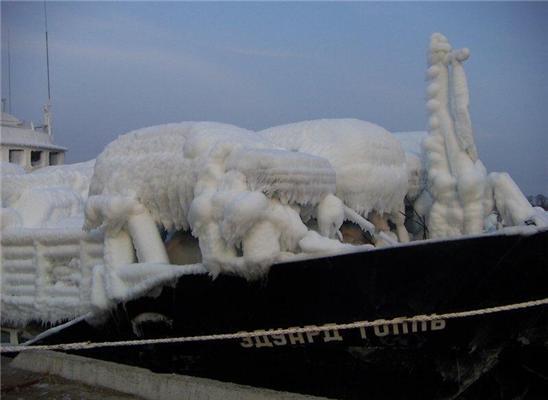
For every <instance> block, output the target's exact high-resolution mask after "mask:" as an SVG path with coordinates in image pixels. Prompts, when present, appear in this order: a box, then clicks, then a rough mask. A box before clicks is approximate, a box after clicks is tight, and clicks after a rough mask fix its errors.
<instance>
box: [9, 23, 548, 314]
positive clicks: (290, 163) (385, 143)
mask: <svg viewBox="0 0 548 400" xmlns="http://www.w3.org/2000/svg"><path fill="white" fill-rule="evenodd" d="M468 55H469V52H468V50H466V49H463V50H458V51H453V50H452V49H451V46H450V45H449V43H448V41H447V39H446V38H445V37H443V36H442V35H440V34H434V35H433V36H432V40H431V46H430V53H429V63H430V67H429V69H428V76H429V79H430V81H429V86H428V104H427V106H428V109H429V111H430V120H429V132H428V133H426V132H420V131H416V132H401V133H397V134H395V135H392V134H391V133H389V132H388V131H386V130H385V129H384V128H382V127H380V126H378V125H375V124H372V123H369V122H365V121H360V120H356V119H325V120H315V121H304V122H298V123H294V124H288V125H283V126H277V127H273V128H270V129H266V130H264V131H261V132H252V131H249V130H245V129H241V128H238V127H236V126H233V125H227V124H221V123H214V122H182V123H175V124H167V125H159V126H154V127H149V128H144V129H139V130H136V131H132V132H129V133H127V134H125V135H123V136H120V137H119V138H118V139H116V140H115V141H113V142H112V143H111V144H109V145H108V146H107V147H106V148H105V150H104V151H103V152H102V153H101V154H100V155H99V157H98V158H97V160H92V161H89V162H86V163H80V164H73V165H64V166H55V167H48V168H43V169H40V170H37V171H35V172H32V173H28V174H27V173H25V172H24V170H22V169H21V168H18V167H17V166H14V165H9V164H2V165H1V166H0V167H1V176H2V182H1V183H2V204H1V205H2V208H1V210H0V218H1V222H2V224H1V225H2V238H1V243H2V274H1V282H0V286H1V299H2V320H3V321H8V322H11V323H17V324H24V323H26V322H27V321H29V320H31V319H35V320H41V321H44V322H51V323H57V322H59V321H62V320H66V319H69V318H72V317H75V316H78V315H84V314H86V313H89V312H92V313H97V312H98V311H99V310H105V309H108V308H109V307H111V306H112V305H113V304H115V303H116V302H120V301H127V300H129V299H132V298H136V297H139V296H143V295H150V296H153V295H155V294H157V289H158V288H159V287H161V286H162V285H164V284H169V283H170V282H173V281H174V280H176V279H177V278H178V277H181V276H183V275H186V274H204V273H207V274H209V275H211V276H212V277H215V276H217V275H218V274H220V273H225V274H226V273H227V274H236V275H239V276H243V277H245V278H247V279H255V278H258V277H261V276H263V275H264V274H265V273H266V271H267V270H268V268H269V267H270V266H271V265H273V264H275V263H278V262H290V261H299V260H304V259H308V258H312V257H323V256H326V255H335V254H346V253H351V252H355V251H371V250H373V249H375V248H376V249H378V248H380V247H384V246H394V245H400V246H401V245H402V244H400V243H401V242H406V241H408V240H409V235H408V231H407V229H406V226H412V225H413V224H415V227H414V228H413V230H411V228H410V232H411V233H412V236H413V237H415V238H417V237H419V238H422V235H423V234H424V233H425V232H428V233H429V234H430V237H431V238H433V239H434V240H446V239H445V238H447V237H459V238H462V237H476V236H477V235H480V234H486V233H488V234H524V235H525V234H530V233H531V232H536V231H537V230H538V229H547V227H548V216H547V213H546V212H544V211H543V210H541V209H538V208H533V207H531V206H530V205H529V203H528V202H527V200H526V199H525V197H524V196H523V194H522V193H521V191H520V190H519V188H518V187H517V185H516V184H515V183H514V181H513V180H512V179H511V178H510V176H509V175H508V174H506V173H491V174H489V175H487V172H486V170H485V168H484V167H483V164H482V163H481V161H480V160H479V158H478V153H477V150H476V148H475V144H474V138H473V131H472V126H471V120H470V115H469V113H468V89H467V83H466V77H465V75H464V69H463V66H462V63H463V61H464V60H466V59H467V58H468ZM13 124H16V122H13ZM404 201H405V202H407V205H408V209H409V207H412V208H413V210H414V213H413V214H412V215H410V214H407V216H405V215H404V214H403V211H404ZM417 216H418V217H420V218H423V217H424V221H422V222H424V223H426V228H427V229H425V227H424V225H423V226H419V228H417V226H416V225H417V224H416V221H415V217H417ZM406 218H407V221H405V219H406ZM389 222H392V225H391V224H389ZM404 222H406V224H405V226H404ZM531 224H533V225H535V226H532V227H531V226H529V225H531ZM419 225H420V224H419ZM416 228H417V229H416ZM160 229H163V230H165V231H166V232H167V233H168V240H167V241H166V242H164V240H163V238H162V237H161V235H160ZM364 232H367V233H368V234H369V235H371V237H372V238H373V244H364V243H366V242H367V240H366V235H364V234H363V233H364ZM356 233H359V235H356ZM345 235H347V236H348V238H349V240H348V241H349V242H352V243H355V244H357V245H355V244H350V243H344V239H345ZM353 235H354V236H353ZM351 236H353V237H351ZM398 242H400V243H398ZM413 245H415V244H413ZM170 260H171V261H172V262H174V263H175V262H177V263H181V264H185V265H173V264H170Z"/></svg>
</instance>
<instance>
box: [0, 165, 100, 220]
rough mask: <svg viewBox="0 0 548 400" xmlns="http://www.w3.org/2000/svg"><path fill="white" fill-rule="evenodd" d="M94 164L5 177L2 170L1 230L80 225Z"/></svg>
mask: <svg viewBox="0 0 548 400" xmlns="http://www.w3.org/2000/svg"><path fill="white" fill-rule="evenodd" d="M94 163H95V161H93V160H92V161H88V162H85V163H79V164H73V165H63V166H52V167H46V168H42V169H39V170H36V171H34V172H31V173H28V174H25V173H21V172H15V173H13V172H11V171H10V173H7V172H8V171H9V170H7V169H6V170H4V168H3V172H2V189H1V192H2V226H3V227H4V228H6V227H15V226H20V227H26V228H39V227H46V226H48V227H53V226H56V225H63V226H65V225H67V224H71V225H81V223H82V217H83V206H84V202H85V201H86V199H87V194H88V189H89V182H90V178H91V175H92V173H93V165H94ZM4 217H5V218H6V219H5V218H4Z"/></svg>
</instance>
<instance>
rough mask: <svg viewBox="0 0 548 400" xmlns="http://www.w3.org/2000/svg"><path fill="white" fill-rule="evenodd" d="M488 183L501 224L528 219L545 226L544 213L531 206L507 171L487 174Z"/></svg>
mask: <svg viewBox="0 0 548 400" xmlns="http://www.w3.org/2000/svg"><path fill="white" fill-rule="evenodd" d="M489 183H490V186H491V188H492V190H493V197H494V200H495V206H496V209H497V211H498V213H499V215H500V217H501V222H502V225H503V226H518V225H524V224H525V223H526V222H528V221H531V222H537V223H536V225H537V226H546V225H545V223H546V219H545V218H546V217H545V215H546V213H544V212H539V210H536V209H535V208H534V207H533V206H531V204H530V203H529V202H528V201H527V199H526V198H525V196H524V195H523V193H522V192H521V190H519V188H518V186H517V185H516V183H515V182H514V180H513V179H512V178H511V177H510V175H508V173H505V172H502V173H497V172H493V173H491V174H489Z"/></svg>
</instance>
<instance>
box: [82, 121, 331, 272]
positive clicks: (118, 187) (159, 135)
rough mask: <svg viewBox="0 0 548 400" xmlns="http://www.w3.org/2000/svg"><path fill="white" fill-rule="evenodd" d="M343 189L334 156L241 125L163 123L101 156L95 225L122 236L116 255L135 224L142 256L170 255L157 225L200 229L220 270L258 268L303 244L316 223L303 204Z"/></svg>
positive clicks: (110, 237)
mask: <svg viewBox="0 0 548 400" xmlns="http://www.w3.org/2000/svg"><path fill="white" fill-rule="evenodd" d="M334 192H335V171H334V169H333V168H332V166H331V164H330V163H329V161H327V160H326V159H324V158H321V157H317V156H314V155H309V154H304V153H298V152H291V151H287V150H282V149H279V148H276V147H275V146H274V145H272V144H271V143H270V142H269V141H268V140H267V139H265V138H262V137H261V136H259V135H257V134H256V133H254V132H251V131H248V130H245V129H241V128H237V127H235V126H232V125H227V124H220V123H211V122H183V123H180V124H169V125H161V126H157V127H151V128H145V129H140V130H137V131H134V132H130V133H128V134H126V135H124V136H121V137H120V138H118V139H117V140H116V141H114V142H112V143H111V144H110V145H109V146H107V148H106V149H105V151H104V152H103V153H102V154H101V155H100V156H99V157H98V158H97V163H96V167H95V173H94V176H93V178H92V182H91V186H90V197H89V200H88V203H87V206H86V224H85V228H86V229H91V228H96V227H98V226H101V225H103V226H105V228H106V229H107V232H108V233H107V241H115V242H116V243H118V245H117V246H106V247H107V248H109V249H112V252H111V253H109V254H112V260H114V259H116V260H119V261H118V263H122V264H123V261H122V260H124V259H125V258H124V257H120V256H119V255H117V254H115V253H116V252H117V251H118V250H117V249H120V248H121V247H122V246H120V244H119V243H120V242H121V241H123V242H125V243H127V240H121V239H120V238H118V236H119V235H124V233H123V231H124V230H125V229H126V228H125V227H126V226H127V229H128V230H129V234H130V236H131V237H132V239H133V243H134V245H135V247H136V250H137V253H138V256H139V261H141V262H164V261H166V260H167V255H166V254H165V250H164V249H163V247H162V244H161V243H160V242H159V240H158V237H157V236H158V234H157V232H156V231H155V227H154V225H155V224H158V225H162V226H163V227H164V228H165V229H166V230H168V231H173V230H180V229H183V230H189V229H190V230H191V231H192V233H193V235H194V236H195V237H197V238H198V240H199V244H200V249H201V252H202V257H203V262H204V264H205V266H206V267H207V268H208V269H209V270H210V272H211V273H212V274H214V275H216V274H217V273H219V272H220V271H225V272H233V273H238V274H243V275H246V276H255V275H259V274H260V273H261V272H262V269H264V268H265V267H267V266H269V265H271V264H272V263H273V262H275V261H276V259H277V258H278V257H279V256H280V254H282V253H284V252H301V251H302V250H303V249H302V248H301V247H300V245H299V242H300V240H301V239H303V238H304V237H305V236H306V235H307V233H308V228H307V227H306V226H305V225H304V223H303V222H302V220H301V218H300V214H299V206H307V207H315V206H316V205H318V204H323V203H322V202H324V200H325V199H328V195H330V194H332V193H334ZM326 201H327V200H326ZM322 209H325V207H324V208H322ZM341 209H342V203H341ZM341 212H342V211H341ZM339 214H340V213H339ZM137 219H138V223H137V222H136V221H137ZM321 219H322V223H323V225H329V226H330V229H333V228H332V226H336V228H337V230H338V227H339V226H340V223H341V222H342V221H340V218H339V215H336V213H333V212H332V211H331V212H330V214H326V215H323V214H322V215H321ZM324 220H325V221H324ZM337 224H338V226H337ZM341 246H342V245H341ZM145 250H146V251H145ZM126 258H127V257H126ZM125 261H126V262H130V261H132V260H129V259H125Z"/></svg>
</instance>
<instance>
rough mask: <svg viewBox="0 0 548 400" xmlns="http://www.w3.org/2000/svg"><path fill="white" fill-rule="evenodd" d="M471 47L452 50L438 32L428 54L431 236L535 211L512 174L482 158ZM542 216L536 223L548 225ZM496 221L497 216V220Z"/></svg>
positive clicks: (470, 230)
mask: <svg viewBox="0 0 548 400" xmlns="http://www.w3.org/2000/svg"><path fill="white" fill-rule="evenodd" d="M469 56H470V52H469V50H468V49H466V48H465V49H460V50H453V49H452V47H451V45H450V44H449V42H448V40H447V39H446V38H445V36H443V35H442V34H440V33H434V34H433V35H432V37H431V41H430V49H429V55H428V63H429V68H428V73H427V74H428V79H429V81H430V83H429V85H428V90H427V95H428V102H427V108H428V110H429V112H430V119H429V135H428V137H426V138H425V139H424V141H423V146H424V150H425V153H426V164H427V165H426V168H427V170H428V191H429V194H430V195H431V198H432V204H431V205H430V206H429V208H430V209H429V215H428V229H429V232H430V236H431V237H433V238H438V237H454V236H459V235H462V234H478V233H482V232H485V231H489V230H492V229H496V226H497V224H498V225H500V226H512V225H518V224H525V221H526V220H527V219H528V218H529V219H531V218H532V216H533V215H534V214H535V211H534V210H533V208H532V206H531V205H530V204H529V203H528V202H527V200H526V199H525V197H524V196H523V194H522V193H521V191H520V190H519V188H518V187H517V185H515V183H514V182H513V181H512V180H511V178H510V177H509V175H508V174H497V173H493V174H491V175H489V177H488V175H487V171H486V169H485V167H484V165H483V164H482V162H481V161H480V159H479V158H478V151H477V149H476V146H475V143H474V136H473V131H472V124H471V119H470V114H469V112H468V106H469V93H468V85H467V81H466V75H465V73H464V67H463V62H464V61H466V60H467V59H468V57H469ZM542 220H543V218H537V219H534V222H533V223H537V224H538V225H539V226H542V225H543V222H542ZM495 221H496V222H495Z"/></svg>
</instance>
